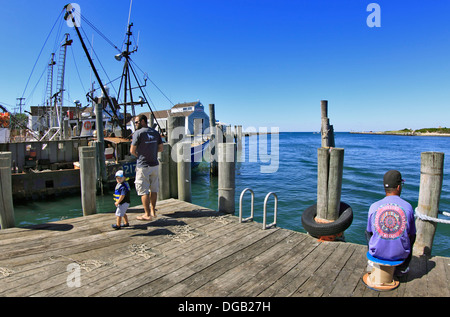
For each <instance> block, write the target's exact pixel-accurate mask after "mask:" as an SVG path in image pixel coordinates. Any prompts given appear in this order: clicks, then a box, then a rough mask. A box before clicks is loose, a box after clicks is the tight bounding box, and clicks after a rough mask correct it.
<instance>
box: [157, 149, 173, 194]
mask: <svg viewBox="0 0 450 317" xmlns="http://www.w3.org/2000/svg"><path fill="white" fill-rule="evenodd" d="M158 161H159V166H158V173H159V193H158V200H165V199H169V198H170V178H169V175H170V174H169V163H170V145H169V144H168V143H164V144H163V151H162V152H159V153H158Z"/></svg>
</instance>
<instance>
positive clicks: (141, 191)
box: [134, 166, 159, 196]
mask: <svg viewBox="0 0 450 317" xmlns="http://www.w3.org/2000/svg"><path fill="white" fill-rule="evenodd" d="M134 186H135V187H136V192H137V194H138V196H143V195H148V194H149V193H150V192H152V193H157V192H159V175H158V166H149V167H136V179H135V181H134Z"/></svg>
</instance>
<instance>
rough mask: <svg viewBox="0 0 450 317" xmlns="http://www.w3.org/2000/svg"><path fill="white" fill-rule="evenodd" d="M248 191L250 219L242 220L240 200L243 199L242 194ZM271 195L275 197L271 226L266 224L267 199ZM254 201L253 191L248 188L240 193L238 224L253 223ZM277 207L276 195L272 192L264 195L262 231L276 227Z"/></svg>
mask: <svg viewBox="0 0 450 317" xmlns="http://www.w3.org/2000/svg"><path fill="white" fill-rule="evenodd" d="M247 191H249V192H250V194H251V198H252V200H251V210H250V217H247V218H245V219H242V199H243V198H244V194H245V192H247ZM271 195H273V196H274V197H275V206H274V213H273V222H272V223H271V224H268V225H267V224H266V222H267V201H268V200H269V197H270V196H271ZM254 200H255V193H254V192H253V190H251V189H250V188H246V189H244V190H243V191H242V193H241V196H240V198H239V223H242V222H248V221H253V216H254V208H253V204H254ZM277 207H278V196H277V194H276V193H274V192H270V193H268V194H267V195H266V198H265V199H264V212H263V226H262V228H263V230H266V229H269V228H272V227H276V225H277Z"/></svg>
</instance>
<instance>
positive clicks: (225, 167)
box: [218, 143, 236, 214]
mask: <svg viewBox="0 0 450 317" xmlns="http://www.w3.org/2000/svg"><path fill="white" fill-rule="evenodd" d="M218 145H219V147H218V152H219V179H218V182H219V184H218V186H219V187H218V203H219V211H220V212H225V213H229V214H234V211H235V197H234V196H235V191H236V182H235V172H236V143H219V144H218Z"/></svg>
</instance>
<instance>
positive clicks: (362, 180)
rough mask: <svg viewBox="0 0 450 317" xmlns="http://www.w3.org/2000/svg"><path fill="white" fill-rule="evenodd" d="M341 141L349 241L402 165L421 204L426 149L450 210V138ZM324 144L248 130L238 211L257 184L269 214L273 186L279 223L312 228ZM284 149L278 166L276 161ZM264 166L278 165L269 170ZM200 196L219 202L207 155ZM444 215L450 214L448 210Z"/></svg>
mask: <svg viewBox="0 0 450 317" xmlns="http://www.w3.org/2000/svg"><path fill="white" fill-rule="evenodd" d="M335 141H336V146H337V147H341V148H344V149H345V157H344V175H343V182H342V196H341V199H342V201H345V202H346V203H348V204H349V205H350V206H351V207H352V209H353V212H354V219H353V223H352V225H351V226H350V228H348V229H347V230H346V231H345V239H346V241H347V242H353V243H359V244H365V239H364V230H365V227H366V223H367V212H368V209H369V206H370V204H371V203H372V202H374V201H376V200H379V199H381V198H382V197H383V196H384V190H383V187H382V179H383V175H384V173H385V172H386V171H387V170H389V169H398V170H400V171H401V173H402V176H403V178H404V179H405V181H406V182H405V186H404V188H403V191H402V198H404V199H406V200H407V201H409V202H410V203H411V205H412V206H413V207H414V208H415V207H416V206H417V200H418V196H419V184H420V153H421V152H426V151H439V152H444V153H445V162H444V183H443V188H442V194H441V200H440V210H443V211H449V212H450V179H449V177H450V162H449V158H450V146H449V144H450V138H446V137H405V136H389V135H363V134H350V133H336V136H335ZM318 147H320V135H319V134H313V133H281V134H280V135H279V136H272V137H271V136H259V137H258V136H252V137H247V138H245V145H244V148H243V150H242V151H241V152H240V153H239V158H240V161H241V162H238V163H237V167H236V168H237V170H236V174H237V175H236V215H238V212H239V196H240V193H241V192H242V190H244V189H245V188H247V187H249V188H251V189H252V190H253V191H254V193H255V220H256V221H257V222H262V212H263V202H264V198H265V196H266V194H267V193H269V192H275V193H276V194H277V196H278V216H277V225H278V226H279V227H282V228H287V229H291V230H296V231H300V232H305V230H304V229H303V227H302V225H301V214H302V212H303V211H304V210H305V209H306V208H307V207H309V206H310V205H312V204H314V203H315V201H316V196H317V148H318ZM277 155H278V156H279V160H278V162H279V164H278V166H277V164H276V163H275V162H276V161H277V159H276V158H277ZM264 169H266V170H267V169H268V170H269V171H270V170H276V172H274V173H261V170H264ZM192 202H193V203H194V204H197V205H201V206H204V207H208V208H212V209H217V178H211V177H210V176H209V166H208V164H207V163H205V162H203V163H202V164H201V165H200V166H199V168H198V170H196V171H194V172H193V173H192ZM273 202H274V198H273V196H272V197H270V198H269V204H268V208H267V210H268V223H270V222H272V213H273ZM140 204H141V202H140V199H139V197H137V196H136V195H135V193H133V195H132V203H131V205H132V206H136V205H140ZM113 210H114V205H113V200H112V196H111V197H110V195H108V196H104V197H98V201H97V211H98V212H111V211H113ZM243 210H244V217H246V216H248V215H249V214H250V194H249V193H246V195H245V197H244V208H243ZM15 211H16V223H17V225H18V226H25V225H29V224H35V223H43V222H48V221H55V220H59V219H61V218H66V217H67V218H70V217H79V216H82V209H81V201H80V198H79V197H64V198H61V199H57V200H53V201H51V202H48V201H46V202H33V203H27V204H26V205H18V204H16V205H15ZM439 217H440V218H442V219H448V217H445V216H443V215H439ZM111 221H112V222H113V216H112V217H111ZM432 253H433V255H441V256H450V225H448V224H438V225H437V231H436V235H435V238H434V244H433V252H432Z"/></svg>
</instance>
